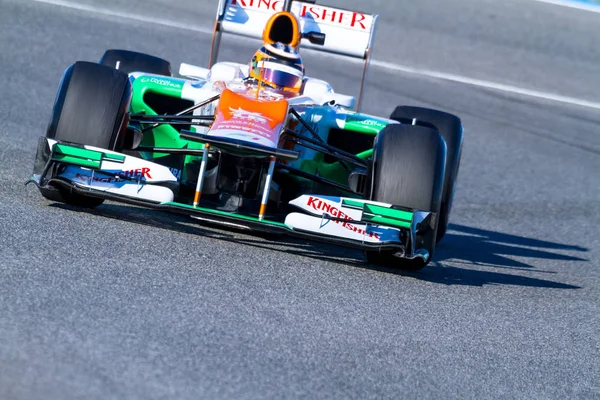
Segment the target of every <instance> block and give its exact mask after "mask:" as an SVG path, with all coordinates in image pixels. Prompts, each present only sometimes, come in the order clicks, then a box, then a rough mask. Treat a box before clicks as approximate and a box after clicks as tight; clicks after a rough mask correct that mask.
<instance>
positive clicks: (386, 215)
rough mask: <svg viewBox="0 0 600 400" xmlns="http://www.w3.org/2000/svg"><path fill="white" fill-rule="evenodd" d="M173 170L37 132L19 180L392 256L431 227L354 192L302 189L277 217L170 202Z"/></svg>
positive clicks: (414, 214) (426, 218)
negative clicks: (27, 172) (29, 163)
mask: <svg viewBox="0 0 600 400" xmlns="http://www.w3.org/2000/svg"><path fill="white" fill-rule="evenodd" d="M176 174H177V172H176V171H171V170H170V169H169V168H168V167H165V166H162V165H159V164H156V163H153V162H150V161H147V160H143V159H140V158H137V157H133V156H130V155H125V154H121V153H117V152H114V151H109V150H105V149H100V148H94V147H91V146H82V145H76V144H70V143H64V142H59V141H56V140H52V139H47V138H40V141H39V145H38V151H37V156H36V162H35V166H34V173H33V175H32V177H31V178H30V179H29V180H28V181H27V183H34V184H36V185H37V186H38V187H40V188H42V189H44V188H46V189H56V188H61V189H62V190H67V191H70V192H74V193H78V194H81V195H85V196H90V197H96V198H102V199H106V200H113V201H119V202H123V203H128V204H133V205H139V206H144V207H149V208H153V209H157V210H164V211H170V212H175V213H179V214H185V215H190V216H192V217H193V218H196V219H198V220H203V221H207V222H210V223H213V224H219V225H225V226H230V227H235V228H241V229H251V230H258V231H264V232H273V233H282V234H287V235H292V236H299V237H304V238H309V239H314V240H320V241H325V242H329V243H335V244H339V245H344V246H349V247H354V248H359V249H362V250H392V251H395V252H396V254H397V255H398V256H400V257H404V258H417V257H420V258H422V259H423V260H424V261H425V262H428V261H429V258H430V254H429V253H428V252H427V251H426V250H424V249H419V248H417V243H418V241H417V235H418V234H419V232H421V231H424V230H427V229H432V228H433V226H434V223H435V221H434V219H435V217H436V216H435V215H434V214H433V213H430V212H422V211H418V210H410V209H400V208H398V207H396V206H392V205H391V204H385V203H378V202H373V201H367V200H362V199H353V198H343V197H332V196H321V195H316V194H315V195H311V194H306V195H302V196H300V197H299V198H297V199H295V200H293V201H291V202H290V203H289V205H291V206H293V207H294V208H295V209H296V210H297V211H296V212H291V213H289V214H287V215H286V216H285V218H284V219H283V220H282V221H275V220H270V219H268V218H265V219H261V218H259V217H258V213H257V214H256V215H246V214H238V213H231V212H225V211H221V210H216V209H211V208H205V207H199V206H193V205H190V204H185V203H179V202H175V201H174V198H175V194H176V193H177V191H178V187H179V181H178V178H177V176H176Z"/></svg>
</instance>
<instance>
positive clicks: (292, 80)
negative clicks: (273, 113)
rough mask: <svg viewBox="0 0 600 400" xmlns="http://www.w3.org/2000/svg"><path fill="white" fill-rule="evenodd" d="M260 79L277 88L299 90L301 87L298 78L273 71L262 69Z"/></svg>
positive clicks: (300, 79)
mask: <svg viewBox="0 0 600 400" xmlns="http://www.w3.org/2000/svg"><path fill="white" fill-rule="evenodd" d="M262 79H263V80H264V81H266V82H268V83H271V84H273V85H275V86H277V87H279V88H289V89H300V87H301V86H302V78H300V77H299V76H296V75H294V74H290V73H287V72H283V71H277V70H274V69H263V71H262Z"/></svg>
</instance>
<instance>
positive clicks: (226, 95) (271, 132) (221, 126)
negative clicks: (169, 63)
mask: <svg viewBox="0 0 600 400" xmlns="http://www.w3.org/2000/svg"><path fill="white" fill-rule="evenodd" d="M287 113H288V103H287V101H285V100H279V101H257V100H255V99H254V98H250V97H246V96H245V95H243V94H239V93H234V92H232V91H230V90H225V91H223V93H222V94H221V100H220V101H219V109H218V112H217V117H216V118H215V122H214V123H213V125H212V128H211V130H210V133H211V134H213V135H218V136H226V137H239V138H241V139H243V140H247V141H254V142H256V143H259V144H261V145H265V146H270V147H275V146H277V142H278V141H279V134H280V132H281V130H282V127H283V124H284V123H285V120H286V118H287Z"/></svg>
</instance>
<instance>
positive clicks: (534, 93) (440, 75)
mask: <svg viewBox="0 0 600 400" xmlns="http://www.w3.org/2000/svg"><path fill="white" fill-rule="evenodd" d="M371 64H372V65H374V66H377V67H380V68H385V69H389V70H393V71H399V72H404V73H408V74H415V75H421V76H426V77H429V78H436V79H441V80H445V81H451V82H457V83H463V84H466V85H472V86H478V87H481V88H485V89H493V90H497V91H501V92H507V93H513V94H519V95H523V96H528V97H535V98H538V99H543V100H550V101H555V102H559V103H567V104H572V105H575V106H580V107H587V108H593V109H596V110H600V103H597V102H593V101H587V100H582V99H577V98H575V97H568V96H561V95H559V94H552V93H547V92H541V91H538V90H531V89H524V88H520V87H517V86H511V85H505V84H502V83H496V82H489V81H484V80H481V79H473V78H468V77H466V76H460V75H453V74H448V73H445V72H438V71H430V70H426V69H422V68H418V69H417V68H412V67H407V66H404V65H398V64H393V63H389V62H385V61H379V60H373V61H371Z"/></svg>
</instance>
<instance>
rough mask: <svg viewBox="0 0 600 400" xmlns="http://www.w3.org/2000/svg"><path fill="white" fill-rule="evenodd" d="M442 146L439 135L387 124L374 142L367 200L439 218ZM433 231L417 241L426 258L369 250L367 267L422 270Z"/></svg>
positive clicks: (432, 244)
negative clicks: (408, 257) (368, 265)
mask: <svg viewBox="0 0 600 400" xmlns="http://www.w3.org/2000/svg"><path fill="white" fill-rule="evenodd" d="M445 162H446V143H445V142H444V139H443V138H442V137H441V136H440V134H439V132H438V131H436V130H434V129H430V128H426V127H422V126H412V125H404V124H390V125H388V126H387V127H385V128H384V129H383V130H382V131H381V132H380V133H379V134H378V135H377V137H376V138H375V144H374V148H373V165H372V168H371V185H370V193H369V196H368V197H369V198H370V199H371V200H374V201H379V202H382V203H388V204H392V205H396V206H401V207H407V208H411V209H415V210H420V211H429V212H432V213H435V214H436V215H439V212H440V206H441V201H442V192H443V184H444V165H445ZM436 230H437V222H436V223H435V228H434V229H433V230H430V231H428V232H425V233H424V234H422V235H419V236H418V237H417V248H420V249H424V250H426V251H427V253H428V255H429V257H428V258H427V259H423V258H421V257H416V258H414V259H407V258H402V257H396V256H395V255H394V254H395V252H394V251H389V250H385V251H378V250H370V251H366V252H365V256H366V258H367V260H368V261H369V262H370V263H373V264H377V265H384V266H389V267H395V268H400V269H405V270H419V269H421V268H423V267H424V266H425V265H426V264H427V263H428V262H429V261H430V259H431V257H432V256H433V252H434V250H435V245H436Z"/></svg>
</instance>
